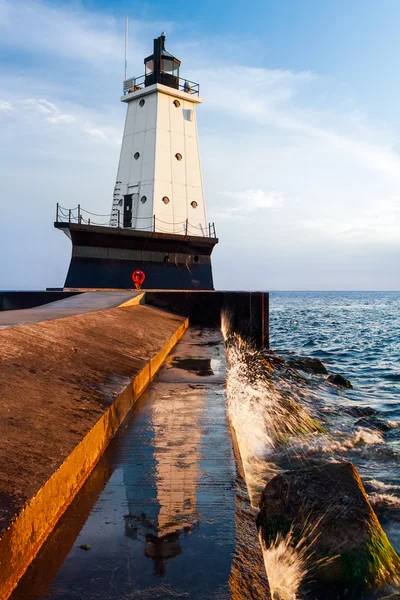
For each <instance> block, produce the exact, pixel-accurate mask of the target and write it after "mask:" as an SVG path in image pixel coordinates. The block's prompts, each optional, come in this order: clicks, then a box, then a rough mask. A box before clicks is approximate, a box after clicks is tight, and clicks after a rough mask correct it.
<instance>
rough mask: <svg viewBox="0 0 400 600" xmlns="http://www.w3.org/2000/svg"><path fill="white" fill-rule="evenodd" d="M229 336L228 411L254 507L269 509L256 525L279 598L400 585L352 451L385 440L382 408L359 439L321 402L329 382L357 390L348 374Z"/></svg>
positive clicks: (291, 599)
mask: <svg viewBox="0 0 400 600" xmlns="http://www.w3.org/2000/svg"><path fill="white" fill-rule="evenodd" d="M226 341H227V355H228V362H229V369H228V377H227V396H228V412H229V416H230V419H231V422H232V425H233V427H234V429H235V432H236V436H237V439H238V445H239V448H240V452H241V455H242V460H243V465H244V472H245V478H246V483H247V486H248V488H249V492H250V496H251V500H252V504H253V506H257V505H259V508H260V512H259V514H258V517H257V526H258V530H259V537H260V541H261V544H262V548H263V554H264V561H265V566H266V571H267V575H268V580H269V585H270V589H271V596H272V598H274V599H275V600H295V599H296V598H299V597H302V595H303V593H306V594H307V598H312V599H314V600H315V599H317V598H318V600H319V599H322V598H323V599H324V600H325V599H328V598H332V599H333V598H335V599H337V598H342V597H343V598H345V597H346V598H347V597H349V596H351V597H352V598H361V597H363V598H364V597H365V594H364V591H365V590H367V593H368V594H370V592H371V593H372V594H375V592H374V591H373V590H377V589H380V591H379V592H378V595H376V594H375V595H373V596H371V598H372V597H373V598H377V597H381V596H382V595H385V594H386V593H390V592H391V591H392V590H393V588H391V586H395V587H396V586H397V585H398V583H399V572H400V568H399V567H400V560H399V557H398V555H397V553H396V552H395V550H394V549H393V547H392V546H391V544H390V542H389V540H388V538H387V536H386V534H385V532H384V531H383V529H382V527H381V525H380V523H379V521H378V518H377V516H376V514H375V512H374V510H373V508H372V506H371V504H370V502H369V500H368V497H367V495H366V492H365V490H364V486H363V484H362V482H361V479H360V477H359V474H358V471H357V469H356V467H355V466H354V465H353V464H352V463H351V462H349V460H348V458H345V457H344V456H345V453H346V450H347V449H351V448H353V447H354V445H355V444H357V443H358V442H357V440H358V438H360V440H361V441H360V444H362V443H368V441H369V438H368V435H370V436H374V437H379V439H381V438H380V431H381V428H380V427H378V425H379V423H377V421H378V419H377V418H376V419H374V420H373V422H372V421H371V422H370V420H371V418H372V417H374V415H372V417H371V418H370V417H367V416H365V414H364V412H365V411H363V412H362V414H363V419H362V423H359V422H357V424H355V426H356V427H359V429H358V430H357V431H355V432H354V433H353V437H354V439H353V437H349V438H346V431H347V430H343V431H342V429H341V427H340V424H339V427H336V426H335V430H332V429H331V427H332V423H331V421H330V420H329V418H326V417H325V412H324V410H323V402H322V400H321V398H323V397H324V395H325V394H326V393H327V391H328V389H327V386H329V387H330V386H335V387H337V388H338V390H337V393H338V394H340V393H341V391H340V388H342V389H345V388H347V389H350V388H351V387H352V385H351V383H350V382H349V381H348V380H347V379H346V378H345V377H344V376H343V375H339V374H329V372H328V370H327V369H326V367H325V366H324V365H323V363H322V362H321V361H319V360H317V359H314V358H308V357H295V356H293V355H291V356H290V358H288V359H287V360H286V359H285V358H284V357H282V356H279V355H278V354H276V353H275V352H273V351H265V350H264V351H258V350H256V349H255V348H252V347H251V346H250V345H249V344H246V343H245V342H243V340H241V339H240V338H237V337H236V336H234V335H232V336H229V337H228V339H227V340H226ZM354 408H355V407H350V406H349V407H348V409H347V410H349V411H351V410H353V409H354ZM321 409H322V410H321ZM328 414H331V413H329V412H328ZM345 416H346V415H345ZM348 416H349V415H347V417H348ZM352 417H353V418H354V417H360V415H359V414H358V413H357V414H356V413H354V414H352ZM364 421H365V422H364ZM337 424H338V423H336V425H337ZM372 430H373V431H372ZM369 431H371V433H370V434H369V433H368V432H369ZM376 432H377V433H376ZM378 434H379V435H378ZM351 435H352V434H350V436H351ZM342 438H343V439H342ZM364 439H366V440H367V441H366V442H363V441H362V440H364ZM260 497H261V501H260ZM386 587H387V590H386ZM359 592H360V593H359ZM368 597H370V596H368Z"/></svg>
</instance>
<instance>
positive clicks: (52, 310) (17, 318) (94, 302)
mask: <svg viewBox="0 0 400 600" xmlns="http://www.w3.org/2000/svg"><path fill="white" fill-rule="evenodd" d="M137 294H138V292H134V291H127V292H125V291H121V292H85V293H83V294H78V295H76V296H70V297H69V298H64V299H63V300H56V301H55V302H49V303H48V304H44V305H43V306H35V307H34V308H25V309H21V310H6V311H4V312H3V311H2V312H0V329H3V328H6V327H17V326H19V325H26V324H28V323H29V324H33V323H40V322H41V321H52V320H54V319H63V318H65V317H73V316H76V315H82V314H87V313H91V312H97V311H99V310H105V309H109V308H116V307H117V306H119V305H120V304H122V303H124V302H128V300H131V299H132V298H134V297H135V296H136V295H137Z"/></svg>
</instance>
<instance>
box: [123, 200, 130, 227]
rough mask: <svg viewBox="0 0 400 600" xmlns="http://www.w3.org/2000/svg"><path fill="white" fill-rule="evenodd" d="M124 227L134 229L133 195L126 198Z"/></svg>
mask: <svg viewBox="0 0 400 600" xmlns="http://www.w3.org/2000/svg"><path fill="white" fill-rule="evenodd" d="M123 227H132V195H131V194H130V195H129V196H124V223H123Z"/></svg>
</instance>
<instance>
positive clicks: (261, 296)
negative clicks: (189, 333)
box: [144, 290, 269, 348]
mask: <svg viewBox="0 0 400 600" xmlns="http://www.w3.org/2000/svg"><path fill="white" fill-rule="evenodd" d="M144 291H145V303H146V304H148V305H150V306H156V307H158V308H162V309H164V310H168V311H170V312H173V313H175V314H178V315H183V316H185V317H189V319H190V323H191V324H193V325H201V326H203V327H220V326H221V314H222V313H224V314H226V315H227V317H228V318H229V321H230V325H231V329H232V331H234V332H236V333H239V334H240V335H241V336H242V337H244V338H245V339H247V340H249V341H251V342H253V343H254V344H256V345H257V346H259V347H264V348H265V347H266V348H268V347H269V294H268V292H230V291H225V292H224V291H222V292H220V291H171V290H169V291H162V290H157V291H155V290H153V291H147V290H144Z"/></svg>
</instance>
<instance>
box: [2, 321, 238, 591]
mask: <svg viewBox="0 0 400 600" xmlns="http://www.w3.org/2000/svg"><path fill="white" fill-rule="evenodd" d="M183 357H184V358H183ZM225 368H226V363H225V350H224V347H223V344H222V341H221V337H220V333H219V332H217V331H205V330H198V329H190V330H189V331H188V332H187V333H186V334H185V336H184V338H183V340H182V341H181V342H180V343H179V344H178V345H177V347H176V348H175V350H174V351H173V353H172V356H171V357H170V359H169V360H168V361H167V362H166V364H165V365H164V366H163V367H162V369H161V371H160V373H159V375H158V376H157V377H156V379H155V380H154V381H153V382H152V383H151V384H150V386H149V388H148V389H147V391H146V392H145V393H144V394H143V396H142V398H141V400H140V402H139V403H138V404H137V406H136V407H135V409H134V410H133V411H131V413H130V415H129V416H128V417H127V419H126V421H125V422H124V424H123V426H122V428H121V429H120V430H119V431H118V432H117V435H116V436H115V438H114V439H113V440H112V442H111V444H110V446H109V448H108V449H107V451H106V453H105V454H104V456H103V457H102V459H101V460H100V462H99V464H98V466H97V467H96V469H95V471H94V472H93V474H92V475H91V477H90V478H89V480H88V481H87V483H86V484H85V486H84V488H83V489H82V490H81V492H80V494H79V495H78V497H77V498H76V500H75V501H74V502H73V504H72V505H71V507H70V508H69V509H68V511H67V512H66V514H65V515H64V516H63V517H62V519H61V520H60V522H59V524H58V525H57V527H56V529H55V530H54V532H53V534H52V535H51V536H50V538H49V539H48V541H47V542H46V544H45V545H44V547H43V548H42V550H41V552H40V553H39V556H38V557H37V559H36V560H35V562H34V563H33V565H32V567H31V568H30V569H28V572H27V574H26V575H25V576H24V578H23V579H22V580H21V582H20V585H19V586H18V588H17V590H15V592H14V594H13V596H12V598H13V600H16V599H22V598H24V599H27V598H52V597H57V598H99V599H103V598H145V599H153V598H157V599H158V598H159V599H162V598H172V597H173V598H195V599H199V600H201V599H209V598H210V599H211V598H216V599H218V600H223V599H225V598H226V599H227V598H231V592H230V583H229V579H230V574H231V569H232V561H233V556H234V554H235V548H236V523H235V508H236V466H235V459H234V454H233V450H232V441H231V438H230V432H229V426H228V424H227V417H226V398H225ZM82 545H87V546H89V547H90V549H89V550H84V549H82V548H80V546H82ZM60 567H61V568H60ZM231 584H232V582H231ZM246 597H247V596H246Z"/></svg>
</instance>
